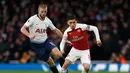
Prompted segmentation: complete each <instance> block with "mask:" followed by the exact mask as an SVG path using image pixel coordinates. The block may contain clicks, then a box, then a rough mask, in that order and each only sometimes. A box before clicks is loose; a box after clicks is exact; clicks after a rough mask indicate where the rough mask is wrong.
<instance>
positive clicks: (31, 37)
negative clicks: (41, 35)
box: [28, 34, 36, 39]
mask: <svg viewBox="0 0 130 73" xmlns="http://www.w3.org/2000/svg"><path fill="white" fill-rule="evenodd" d="M28 37H29V38H30V39H34V38H35V37H36V35H35V34H30V35H29V36H28Z"/></svg>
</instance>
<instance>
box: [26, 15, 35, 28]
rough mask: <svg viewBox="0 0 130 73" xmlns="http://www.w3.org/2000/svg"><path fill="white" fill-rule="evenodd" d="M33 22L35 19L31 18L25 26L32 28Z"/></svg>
mask: <svg viewBox="0 0 130 73" xmlns="http://www.w3.org/2000/svg"><path fill="white" fill-rule="evenodd" d="M33 21H34V19H33V17H30V18H29V19H28V20H27V21H26V22H25V25H26V26H27V27H29V26H31V25H32V24H33Z"/></svg>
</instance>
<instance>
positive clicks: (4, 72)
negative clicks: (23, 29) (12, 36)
mask: <svg viewBox="0 0 130 73" xmlns="http://www.w3.org/2000/svg"><path fill="white" fill-rule="evenodd" d="M0 73H52V72H43V71H0ZM69 73H81V72H78V71H73V72H69ZM89 73H130V72H89Z"/></svg>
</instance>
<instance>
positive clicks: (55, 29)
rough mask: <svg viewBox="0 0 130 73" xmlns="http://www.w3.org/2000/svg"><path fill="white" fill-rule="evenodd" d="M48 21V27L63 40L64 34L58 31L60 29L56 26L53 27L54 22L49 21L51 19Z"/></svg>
mask: <svg viewBox="0 0 130 73" xmlns="http://www.w3.org/2000/svg"><path fill="white" fill-rule="evenodd" d="M47 19H48V27H49V28H50V29H51V30H52V31H53V32H54V33H56V34H57V35H58V36H59V37H60V38H62V35H63V34H62V32H61V31H60V30H59V29H58V28H56V27H55V26H54V25H53V23H52V21H51V20H50V19H49V18H47Z"/></svg>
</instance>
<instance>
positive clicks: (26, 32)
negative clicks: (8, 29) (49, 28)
mask: <svg viewBox="0 0 130 73" xmlns="http://www.w3.org/2000/svg"><path fill="white" fill-rule="evenodd" d="M32 24H33V18H32V17H30V18H29V19H28V20H27V21H26V23H25V24H24V25H23V26H22V28H21V33H23V34H24V35H25V36H27V37H29V38H30V39H34V38H35V35H34V34H30V33H29V31H28V30H27V29H28V27H29V26H31V25H32Z"/></svg>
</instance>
